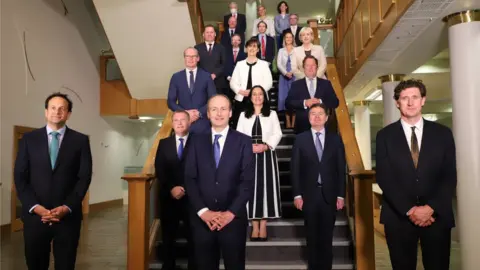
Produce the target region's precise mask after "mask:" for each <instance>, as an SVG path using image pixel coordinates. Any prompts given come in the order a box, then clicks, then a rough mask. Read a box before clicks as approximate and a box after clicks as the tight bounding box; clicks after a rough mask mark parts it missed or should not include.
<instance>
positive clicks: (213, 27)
mask: <svg viewBox="0 0 480 270" xmlns="http://www.w3.org/2000/svg"><path fill="white" fill-rule="evenodd" d="M209 27H211V28H212V29H213V31H215V33H216V32H217V30H215V26H213V24H207V25H205V27H203V32H205V30H207V28H209Z"/></svg>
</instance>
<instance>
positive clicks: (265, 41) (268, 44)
mask: <svg viewBox="0 0 480 270" xmlns="http://www.w3.org/2000/svg"><path fill="white" fill-rule="evenodd" d="M257 27H258V35H257V39H258V42H259V44H260V48H258V49H259V50H258V53H257V58H258V59H262V60H265V61H267V62H268V63H269V64H270V69H272V62H273V59H274V58H275V39H274V38H273V37H271V36H269V35H267V34H266V31H267V24H266V23H265V22H264V21H261V22H259V23H258V25H257Z"/></svg>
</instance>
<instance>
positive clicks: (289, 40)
mask: <svg viewBox="0 0 480 270" xmlns="http://www.w3.org/2000/svg"><path fill="white" fill-rule="evenodd" d="M294 42H295V41H294V38H293V34H292V33H291V32H286V33H285V35H284V36H283V48H281V49H280V50H279V51H278V56H277V68H278V71H279V72H280V76H279V82H278V106H277V107H278V111H279V112H281V111H285V120H286V126H285V127H286V128H293V126H294V125H295V115H293V111H292V110H288V109H287V108H286V107H285V100H286V99H287V96H288V92H289V91H290V88H291V87H292V82H293V81H295V76H294V75H293V71H294V70H296V69H297V63H296V60H295V55H294V49H295V47H294V45H293V44H294Z"/></svg>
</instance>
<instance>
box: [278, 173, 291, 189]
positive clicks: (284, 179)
mask: <svg viewBox="0 0 480 270" xmlns="http://www.w3.org/2000/svg"><path fill="white" fill-rule="evenodd" d="M291 184H292V182H291V180H290V171H289V170H280V186H289V185H291Z"/></svg>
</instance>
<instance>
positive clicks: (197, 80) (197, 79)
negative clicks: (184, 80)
mask: <svg viewBox="0 0 480 270" xmlns="http://www.w3.org/2000/svg"><path fill="white" fill-rule="evenodd" d="M200 74H201V72H200V68H197V76H196V77H195V79H194V80H193V91H192V95H193V94H194V93H195V90H196V89H197V88H198V85H199V81H200V80H201V78H202V77H201V75H200Z"/></svg>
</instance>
